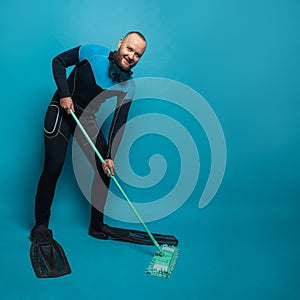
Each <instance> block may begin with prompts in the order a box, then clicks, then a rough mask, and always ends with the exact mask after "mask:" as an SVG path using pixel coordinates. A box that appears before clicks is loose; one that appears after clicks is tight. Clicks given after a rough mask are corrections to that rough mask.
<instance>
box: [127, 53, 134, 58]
mask: <svg viewBox="0 0 300 300" xmlns="http://www.w3.org/2000/svg"><path fill="white" fill-rule="evenodd" d="M128 56H129V58H130V59H132V60H133V57H134V53H133V52H130V53H129V54H128Z"/></svg>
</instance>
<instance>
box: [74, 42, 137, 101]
mask: <svg viewBox="0 0 300 300" xmlns="http://www.w3.org/2000/svg"><path fill="white" fill-rule="evenodd" d="M109 53H110V50H109V49H107V48H105V47H103V46H100V45H96V44H87V45H83V46H81V47H80V50H79V60H80V61H83V60H87V61H88V62H89V64H90V66H91V68H92V71H93V74H94V77H95V81H96V83H97V85H98V86H100V87H101V88H103V89H111V90H117V91H123V92H125V93H127V94H126V96H125V98H126V99H132V98H133V93H134V84H133V82H132V80H129V81H126V82H124V83H122V84H118V83H117V82H115V81H113V79H112V78H111V77H110V76H109V60H108V56H109ZM130 79H131V78H130Z"/></svg>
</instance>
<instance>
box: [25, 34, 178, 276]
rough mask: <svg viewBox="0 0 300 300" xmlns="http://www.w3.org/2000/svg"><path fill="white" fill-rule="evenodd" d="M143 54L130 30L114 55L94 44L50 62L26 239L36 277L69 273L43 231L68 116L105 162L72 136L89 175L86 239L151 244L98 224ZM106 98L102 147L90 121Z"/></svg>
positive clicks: (140, 40) (139, 235)
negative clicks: (109, 114) (109, 102)
mask: <svg viewBox="0 0 300 300" xmlns="http://www.w3.org/2000/svg"><path fill="white" fill-rule="evenodd" d="M145 50H146V40H145V37H144V36H143V35H142V34H141V33H140V32H136V31H132V32H129V33H128V34H126V35H125V37H124V38H122V39H120V40H119V42H118V50H117V51H110V50H109V49H107V48H105V47H102V46H100V45H83V46H78V47H76V48H73V49H71V50H68V51H66V52H63V53H61V54H59V55H58V56H56V57H55V58H54V59H53V62H52V66H53V76H54V79H55V82H56V85H57V91H56V93H55V94H54V96H53V98H52V101H51V103H50V105H49V107H48V110H47V113H46V117H45V122H44V140H45V162H44V169H43V172H42V174H41V177H40V180H39V183H38V188H37V193H36V198H35V219H36V224H35V226H34V227H33V229H32V231H31V234H30V239H31V241H32V246H31V261H32V265H33V268H34V270H35V273H36V275H37V276H38V277H57V276H61V275H65V274H68V273H70V272H71V269H70V267H69V264H68V262H67V259H66V256H65V254H64V252H63V250H62V248H61V246H60V245H59V244H58V243H57V242H56V241H55V240H54V239H53V237H52V231H51V230H50V229H48V225H49V219H50V210H51V205H52V201H53V197H54V192H55V187H56V183H57V180H58V178H59V175H60V173H61V170H62V167H63V163H64V160H65V154H66V150H67V145H68V141H69V138H70V136H71V135H73V134H74V132H75V128H76V123H75V121H74V120H73V118H72V116H71V115H70V111H73V112H74V113H75V114H76V115H77V117H80V121H81V122H82V125H83V127H84V128H85V130H86V131H87V133H88V134H89V136H90V137H91V138H92V139H93V140H94V141H95V145H96V147H97V149H98V150H99V152H100V154H101V155H102V156H103V157H105V163H103V164H101V162H100V161H99V159H97V158H95V154H94V152H93V150H92V148H91V147H90V146H89V145H88V143H87V141H86V140H85V138H84V136H83V135H82V134H76V135H75V139H76V140H77V142H78V144H79V145H80V147H81V148H82V150H83V152H84V153H85V155H86V156H87V158H88V159H89V161H90V162H91V164H92V166H93V168H94V174H95V175H94V180H93V184H92V191H91V200H92V204H93V205H92V211H91V223H90V227H89V234H90V235H91V236H93V237H95V238H99V239H108V238H112V239H115V240H121V241H128V242H133V243H142V244H152V241H151V240H150V239H149V237H148V236H147V234H145V233H143V232H140V231H133V230H126V229H120V228H114V227H109V226H107V225H105V224H104V221H103V219H104V215H103V211H104V205H105V200H106V196H107V191H108V188H109V181H110V178H109V174H108V169H110V172H111V174H112V175H114V161H113V157H112V143H113V141H114V137H115V135H116V133H117V132H118V131H119V130H121V132H122V130H123V129H124V126H123V125H125V123H126V120H127V116H128V112H129V109H130V105H131V102H132V98H133V94H134V83H133V80H131V79H132V71H131V69H132V68H133V67H134V66H135V65H136V64H137V63H138V62H139V60H140V59H141V57H142V55H143V54H144V52H145ZM71 66H75V67H74V68H73V70H72V72H71V73H70V76H69V77H68V78H66V69H67V68H68V67H71ZM111 97H117V104H116V109H115V113H114V117H113V120H112V123H111V127H110V132H109V137H108V141H107V142H106V140H105V138H104V135H103V133H102V131H101V130H99V128H98V126H97V123H96V121H95V112H96V111H97V110H99V108H100V106H101V104H102V103H103V102H104V101H105V100H106V99H107V98H111ZM95 162H96V163H95ZM103 183H104V187H105V188H103ZM100 192H101V194H100ZM99 198H100V199H99ZM99 200H100V201H99ZM155 237H156V238H157V239H158V240H159V242H161V243H164V242H166V239H169V238H170V239H171V242H173V243H175V244H177V240H176V239H175V238H174V237H170V236H164V235H156V236H155ZM45 253H46V254H45Z"/></svg>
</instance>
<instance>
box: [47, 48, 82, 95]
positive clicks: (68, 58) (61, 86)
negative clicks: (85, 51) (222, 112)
mask: <svg viewBox="0 0 300 300" xmlns="http://www.w3.org/2000/svg"><path fill="white" fill-rule="evenodd" d="M79 49H80V46H78V47H76V48H73V49H70V50H68V51H65V52H63V53H61V54H59V55H57V56H56V57H54V58H53V60H52V72H53V77H54V80H55V83H56V85H57V88H58V94H59V96H60V98H63V97H70V96H71V93H70V91H69V87H68V82H67V77H66V69H67V68H68V67H70V66H74V65H76V64H77V63H78V62H79Z"/></svg>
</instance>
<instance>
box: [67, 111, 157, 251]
mask: <svg viewBox="0 0 300 300" xmlns="http://www.w3.org/2000/svg"><path fill="white" fill-rule="evenodd" d="M70 113H71V115H72V117H73V118H74V120H75V122H76V123H77V125H78V127H79V128H80V130H81V132H82V133H83V135H84V136H85V137H86V139H87V141H88V142H89V144H90V146H91V147H92V148H93V150H94V151H95V153H96V155H97V156H98V158H99V159H100V161H101V162H102V163H104V164H105V160H104V159H103V157H102V156H101V154H100V152H99V151H98V149H97V148H96V146H95V145H94V143H93V142H92V140H91V138H90V137H89V135H88V134H87V132H86V131H85V129H84V127H83V126H82V124H81V123H80V121H79V120H78V118H77V117H76V115H75V114H74V113H73V111H72V110H70ZM107 171H108V173H109V176H110V178H111V179H112V180H113V181H114V182H115V184H116V185H117V187H118V189H119V190H120V192H121V194H122V195H123V197H124V198H125V200H126V201H127V203H128V204H129V206H130V208H131V209H132V211H133V212H134V214H135V215H136V217H137V218H138V220H139V221H140V223H141V224H142V226H143V227H144V229H145V230H146V232H147V234H148V235H149V237H150V239H151V241H152V242H153V244H154V245H155V247H156V248H157V249H158V251H159V252H160V253H161V254H162V250H161V247H160V245H159V244H158V242H157V241H156V239H155V238H154V236H153V234H152V233H151V232H150V230H149V229H148V227H147V226H146V224H145V223H144V221H143V220H142V218H141V216H140V214H139V213H138V211H137V210H136V209H135V207H134V206H133V204H132V203H131V201H130V200H129V198H128V196H127V195H126V193H125V192H124V190H123V188H122V187H121V185H120V184H119V182H118V180H117V179H116V177H115V176H113V175H112V174H111V172H110V169H108V170H107Z"/></svg>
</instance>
